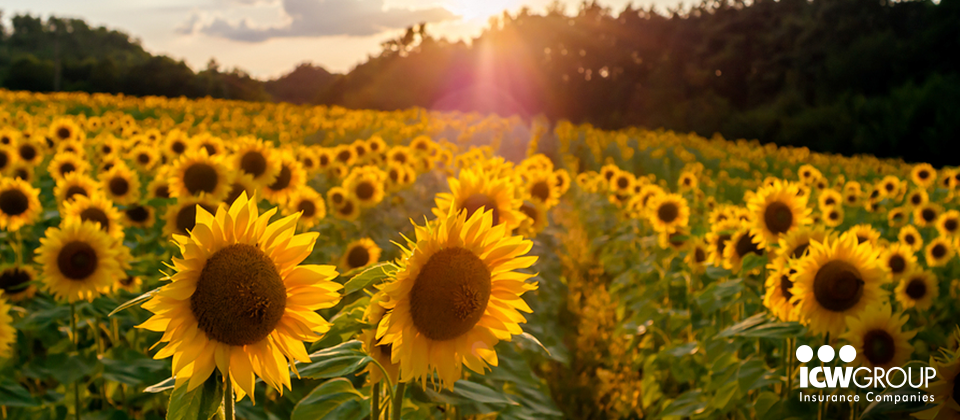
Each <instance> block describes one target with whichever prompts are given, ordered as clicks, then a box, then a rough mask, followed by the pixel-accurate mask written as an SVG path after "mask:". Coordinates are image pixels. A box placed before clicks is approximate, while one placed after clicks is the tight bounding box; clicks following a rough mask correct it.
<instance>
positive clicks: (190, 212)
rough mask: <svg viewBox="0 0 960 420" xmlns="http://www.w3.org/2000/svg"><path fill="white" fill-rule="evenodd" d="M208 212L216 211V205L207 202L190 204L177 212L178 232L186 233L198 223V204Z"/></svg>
mask: <svg viewBox="0 0 960 420" xmlns="http://www.w3.org/2000/svg"><path fill="white" fill-rule="evenodd" d="M198 205H199V206H200V207H203V209H204V210H206V211H208V212H213V211H216V207H214V206H210V205H207V204H189V205H186V206H183V207H181V208H180V211H178V212H177V233H180V234H186V233H188V232H189V231H190V230H192V229H193V227H194V226H196V224H197V206H198Z"/></svg>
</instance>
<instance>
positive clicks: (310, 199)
mask: <svg viewBox="0 0 960 420" xmlns="http://www.w3.org/2000/svg"><path fill="white" fill-rule="evenodd" d="M297 212H300V226H302V227H303V229H310V228H312V227H314V226H316V225H317V223H319V222H320V221H321V220H323V218H324V217H327V206H326V205H325V204H324V202H323V197H321V196H320V194H319V193H317V192H316V191H315V190H314V189H313V188H310V187H303V188H301V189H300V190H299V191H297V192H295V193H293V195H292V196H290V200H289V201H287V205H286V209H285V213H286V214H293V213H297Z"/></svg>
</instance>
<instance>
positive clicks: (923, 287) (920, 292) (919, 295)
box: [905, 278, 927, 300]
mask: <svg viewBox="0 0 960 420" xmlns="http://www.w3.org/2000/svg"><path fill="white" fill-rule="evenodd" d="M905 292H906V293H907V296H910V299H913V300H917V299H923V297H924V296H926V295H927V283H924V281H923V279H919V278H916V279H912V280H910V283H907V289H906V290H905Z"/></svg>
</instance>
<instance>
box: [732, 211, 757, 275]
mask: <svg viewBox="0 0 960 420" xmlns="http://www.w3.org/2000/svg"><path fill="white" fill-rule="evenodd" d="M740 223H741V224H740V227H739V228H738V229H736V230H735V231H734V233H733V234H732V235H730V242H729V243H728V244H727V245H729V246H727V247H725V248H724V250H723V268H726V269H727V270H730V271H732V272H734V273H736V272H739V271H740V270H741V269H742V267H743V259H744V258H746V257H747V255H750V254H756V255H760V256H762V255H763V254H764V246H763V245H761V243H760V238H759V236H760V235H758V234H756V233H754V232H753V230H752V229H751V228H750V226H749V225H748V224H747V223H746V222H740Z"/></svg>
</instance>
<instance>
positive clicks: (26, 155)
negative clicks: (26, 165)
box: [20, 144, 37, 162]
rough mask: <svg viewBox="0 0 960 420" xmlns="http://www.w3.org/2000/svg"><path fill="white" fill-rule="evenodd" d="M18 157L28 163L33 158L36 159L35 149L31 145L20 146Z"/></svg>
mask: <svg viewBox="0 0 960 420" xmlns="http://www.w3.org/2000/svg"><path fill="white" fill-rule="evenodd" d="M20 157H21V158H23V160H25V161H28V162H29V161H31V160H33V158H35V157H37V149H36V148H34V147H33V145H32V144H24V145H21V146H20Z"/></svg>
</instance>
